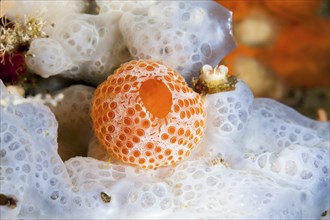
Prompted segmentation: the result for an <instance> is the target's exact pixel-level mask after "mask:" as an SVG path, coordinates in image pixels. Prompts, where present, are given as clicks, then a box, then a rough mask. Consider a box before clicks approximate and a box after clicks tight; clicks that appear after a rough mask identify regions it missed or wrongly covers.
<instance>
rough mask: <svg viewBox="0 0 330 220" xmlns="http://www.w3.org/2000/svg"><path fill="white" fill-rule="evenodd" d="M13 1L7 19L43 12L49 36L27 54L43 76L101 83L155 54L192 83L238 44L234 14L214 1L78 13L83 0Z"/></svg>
mask: <svg viewBox="0 0 330 220" xmlns="http://www.w3.org/2000/svg"><path fill="white" fill-rule="evenodd" d="M6 2H9V1H6ZM11 2H13V5H16V7H9V8H6V10H5V12H6V13H5V14H6V15H8V16H9V18H15V17H16V16H20V19H23V17H24V16H23V15H24V14H26V15H38V12H40V13H39V14H40V18H41V19H44V21H45V22H46V24H47V25H46V27H45V29H44V31H45V33H46V34H47V35H48V36H49V38H48V39H36V40H34V41H33V42H32V45H31V47H30V48H29V51H28V54H29V56H28V59H27V66H28V67H29V68H30V70H32V71H33V72H35V73H36V74H39V75H41V76H42V77H49V76H52V75H57V74H60V75H62V76H65V77H69V78H74V79H80V80H84V81H87V82H89V83H92V84H94V85H97V84H100V83H101V82H102V81H104V80H105V79H106V78H107V76H109V75H110V74H111V73H112V71H113V70H114V69H115V68H117V67H118V66H119V65H120V64H121V63H124V62H126V61H128V60H130V59H132V58H134V59H150V58H152V59H156V60H163V61H164V62H165V63H167V64H168V65H170V66H171V67H172V68H174V69H175V70H177V71H179V72H180V73H182V74H183V75H184V77H185V79H186V80H187V82H188V83H190V81H191V78H192V76H197V73H198V70H199V68H200V67H201V66H202V65H203V64H205V63H209V64H212V65H215V64H217V63H218V62H219V60H221V59H222V58H223V57H224V56H225V55H226V54H227V53H229V52H230V51H231V50H232V49H233V48H235V43H234V39H233V37H232V33H231V13H230V12H229V11H228V10H226V9H225V8H223V7H222V6H221V5H219V4H218V3H216V2H213V1H193V2H190V1H97V4H98V6H99V9H100V10H99V14H97V15H91V14H81V13H79V12H80V11H81V10H82V8H83V3H82V2H81V1H63V2H62V1H61V2H60V4H57V3H54V2H51V1H31V2H30V1H11ZM18 2H24V3H22V4H20V3H18ZM76 2H77V3H76ZM78 2H80V3H78ZM31 3H33V6H32V5H31ZM8 4H9V3H8ZM17 4H20V7H17ZM21 7H22V10H21V9H19V8H21ZM32 9H33V10H32ZM54 12H57V13H54ZM55 15H56V16H55Z"/></svg>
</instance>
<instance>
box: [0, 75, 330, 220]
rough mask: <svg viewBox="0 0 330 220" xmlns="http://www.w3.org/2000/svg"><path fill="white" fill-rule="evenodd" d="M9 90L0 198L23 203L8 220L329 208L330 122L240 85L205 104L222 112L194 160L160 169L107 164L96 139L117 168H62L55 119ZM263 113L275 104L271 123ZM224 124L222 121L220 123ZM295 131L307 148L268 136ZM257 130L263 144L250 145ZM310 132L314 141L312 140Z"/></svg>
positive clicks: (305, 212) (245, 214)
mask: <svg viewBox="0 0 330 220" xmlns="http://www.w3.org/2000/svg"><path fill="white" fill-rule="evenodd" d="M0 89H1V90H0V92H1V93H0V94H1V101H0V107H1V108H0V111H1V125H0V138H1V139H0V141H1V145H0V147H1V149H0V158H1V160H0V163H1V168H0V183H1V188H0V194H1V196H2V199H3V198H4V197H5V198H11V199H13V201H15V204H14V206H11V207H8V206H6V205H1V206H0V211H1V217H2V218H4V219H7V218H20V219H32V218H45V219H52V218H65V219H69V218H75V219H129V218H131V219H137V218H143V219H150V218H154V219H155V218H156V219H178V218H182V219H187V218H188V219H200V218H209V219H219V218H220V219H230V218H232V219H319V218H320V216H321V214H322V212H323V211H325V210H327V209H329V196H330V195H329V191H328V188H329V183H330V180H329V169H330V166H329V157H330V156H329V155H330V152H329V151H330V146H329V144H330V143H329V141H328V138H329V136H328V135H329V134H328V133H327V132H325V131H329V127H328V126H329V123H321V122H316V121H312V120H309V119H306V118H304V117H303V116H301V115H299V114H298V113H296V112H294V111H293V110H291V109H289V108H288V107H285V106H283V105H281V104H279V103H277V102H270V101H269V100H264V99H255V100H253V97H252V95H251V92H250V91H249V90H248V88H247V87H246V85H245V84H244V83H243V82H241V81H240V82H239V84H238V85H237V88H236V90H235V91H231V92H224V93H219V94H216V95H212V96H210V95H208V96H206V102H207V110H208V111H209V112H212V111H213V112H215V113H214V115H210V118H208V121H207V124H206V125H207V135H206V136H205V137H204V140H203V143H201V144H200V145H199V146H198V147H197V148H196V151H195V152H194V157H188V158H187V159H186V160H184V161H182V162H181V163H179V164H177V165H176V166H171V167H167V168H158V169H157V170H142V169H139V168H136V167H133V166H130V165H125V164H123V163H121V162H120V161H114V160H113V159H112V158H111V159H110V160H108V159H107V158H106V157H104V155H105V154H104V152H103V153H102V148H101V147H100V144H98V143H97V141H96V139H93V141H91V144H90V146H89V153H90V154H89V155H90V156H93V157H98V156H101V157H103V158H101V159H103V160H106V161H108V162H105V161H100V160H96V159H93V158H86V157H75V158H71V159H69V160H68V161H66V162H65V163H63V161H62V160H61V159H60V157H59V155H58V154H57V152H56V151H57V143H56V136H57V132H56V131H57V122H56V120H55V117H54V115H53V114H52V113H51V111H50V110H49V109H47V108H46V107H45V106H43V105H41V104H36V103H34V102H32V101H31V99H30V100H26V99H23V98H20V97H16V96H12V95H9V94H8V93H7V91H6V89H5V87H4V85H3V84H1V85H0ZM219 100H220V101H219ZM228 100H229V101H228ZM227 102H228V103H227ZM217 103H218V104H217ZM219 103H227V104H226V106H228V112H227V113H230V114H233V115H235V117H238V118H240V117H239V116H240V115H242V113H239V112H245V111H246V113H243V115H245V116H244V117H241V118H240V119H237V121H236V122H235V120H232V118H235V117H234V116H230V117H229V115H230V114H229V115H228V114H227V113H224V112H226V111H225V110H221V111H219V108H223V107H226V106H221V104H219ZM216 105H217V106H216ZM235 106H236V108H235ZM258 106H265V107H266V106H268V107H270V106H271V108H269V109H267V112H268V113H269V114H272V115H273V119H274V120H273V121H272V124H270V123H265V122H264V120H266V119H267V118H266V119H265V118H264V115H263V113H262V112H261V111H259V110H260V108H258ZM257 109H259V110H257ZM68 117H70V116H68ZM212 117H213V118H214V120H212ZM217 117H219V118H221V119H222V120H218V121H217V122H216V123H211V122H213V121H215V118H217ZM257 119H259V120H257ZM209 120H211V122H210V121H209ZM258 121H259V124H258V123H257V122H258ZM224 124H228V125H230V128H231V129H227V128H226V129H222V128H223V125H224ZM240 124H242V126H241V128H238V127H240V126H239V125H240ZM288 125H290V126H295V129H297V128H296V127H297V126H299V130H300V133H299V134H298V135H297V134H296V135H297V141H298V140H299V142H291V144H290V145H288V146H287V145H284V146H281V145H279V144H278V142H277V141H273V140H272V139H271V138H273V136H274V134H273V133H268V132H264V131H267V127H268V126H272V127H274V128H275V127H279V128H281V126H284V127H286V132H288V133H287V134H290V129H291V127H288ZM226 127H228V126H226ZM215 128H219V129H215ZM312 128H313V129H312ZM212 130H213V131H212ZM250 130H254V131H256V133H255V134H254V135H255V136H254V137H255V139H254V142H253V143H252V142H249V145H247V143H248V142H246V143H245V142H244V141H246V140H248V138H252V137H250V136H251V135H249V137H247V134H248V131H250ZM305 132H309V133H310V134H311V135H313V138H312V139H315V140H314V142H311V141H310V140H309V139H306V138H305V139H304V133H305ZM230 134H231V135H230ZM259 134H260V135H259ZM262 136H264V137H265V139H263V138H261V137H262ZM279 136H281V135H279ZM267 138H268V139H269V140H271V141H269V142H267V143H268V145H267V147H265V148H260V145H261V144H262V143H265V140H267ZM274 138H275V137H274Z"/></svg>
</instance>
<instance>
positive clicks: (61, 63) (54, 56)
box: [25, 38, 72, 78]
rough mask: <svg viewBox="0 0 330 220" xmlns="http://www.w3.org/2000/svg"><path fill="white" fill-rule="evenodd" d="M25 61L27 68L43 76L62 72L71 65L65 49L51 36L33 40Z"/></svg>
mask: <svg viewBox="0 0 330 220" xmlns="http://www.w3.org/2000/svg"><path fill="white" fill-rule="evenodd" d="M25 62H26V65H27V66H28V68H30V69H31V70H32V71H34V72H35V73H36V74H38V75H40V76H42V77H44V78H48V77H50V76H53V75H57V74H59V73H61V72H64V71H66V70H68V69H69V67H70V65H72V61H71V59H70V57H69V56H68V54H67V52H66V50H64V48H63V47H62V45H61V44H60V43H59V42H58V41H57V40H54V39H51V38H38V39H35V40H33V41H32V43H31V45H30V48H29V51H28V52H27V56H26V59H25Z"/></svg>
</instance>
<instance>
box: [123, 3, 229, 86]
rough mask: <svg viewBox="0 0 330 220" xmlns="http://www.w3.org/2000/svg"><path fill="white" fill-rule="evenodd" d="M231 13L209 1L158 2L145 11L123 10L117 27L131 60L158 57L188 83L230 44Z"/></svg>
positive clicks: (216, 59)
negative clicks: (129, 11) (143, 12)
mask: <svg viewBox="0 0 330 220" xmlns="http://www.w3.org/2000/svg"><path fill="white" fill-rule="evenodd" d="M230 20H231V13H230V12H229V11H227V10H226V9H225V8H223V7H222V6H221V5H220V4H218V3H216V2H213V1H204V2H195V1H194V2H189V1H170V2H169V1H159V2H157V3H156V4H151V5H150V7H149V8H148V14H147V15H143V14H136V13H124V14H123V15H122V18H121V20H120V30H121V32H122V34H123V37H124V40H125V43H126V45H127V46H128V48H129V51H130V53H131V55H132V56H133V58H135V59H154V60H162V61H164V62H165V63H167V64H168V65H169V66H171V67H173V68H174V69H176V70H177V71H178V72H180V73H181V74H182V75H183V76H184V77H185V78H186V80H187V81H188V82H189V83H190V81H191V78H192V76H197V73H198V72H199V70H200V68H201V67H202V66H203V65H204V64H206V63H208V64H212V65H216V64H218V63H219V62H220V60H221V59H222V58H223V57H224V55H225V54H227V53H229V52H230V51H231V50H232V49H233V48H234V47H235V43H234V39H233V37H232V35H231V30H230V23H229V22H230Z"/></svg>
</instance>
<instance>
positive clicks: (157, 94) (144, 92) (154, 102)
mask: <svg viewBox="0 0 330 220" xmlns="http://www.w3.org/2000/svg"><path fill="white" fill-rule="evenodd" d="M139 94H140V97H141V99H142V102H143V104H144V106H145V107H146V109H147V110H148V111H149V112H150V113H151V114H152V115H154V116H155V117H158V118H165V117H166V115H167V114H168V113H169V112H170V111H171V107H172V93H171V91H170V90H169V89H168V88H167V86H166V85H165V84H164V83H163V82H162V81H160V80H157V79H148V80H146V81H144V82H143V83H142V85H141V87H140V89H139Z"/></svg>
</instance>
